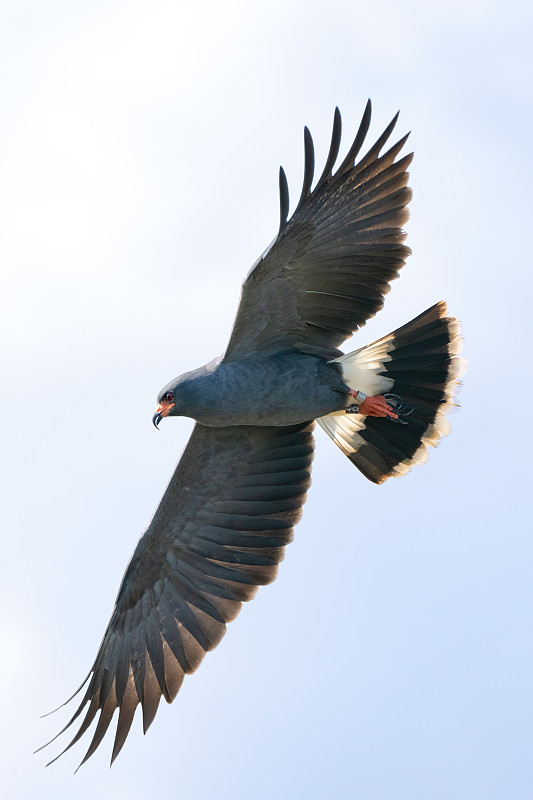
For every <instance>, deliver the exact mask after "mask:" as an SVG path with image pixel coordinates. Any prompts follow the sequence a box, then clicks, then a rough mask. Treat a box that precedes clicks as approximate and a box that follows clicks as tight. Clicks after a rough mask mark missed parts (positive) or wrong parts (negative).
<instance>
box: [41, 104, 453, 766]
mask: <svg viewBox="0 0 533 800" xmlns="http://www.w3.org/2000/svg"><path fill="white" fill-rule="evenodd" d="M370 113H371V109H370V102H369V103H368V104H367V106H366V109H365V112H364V115H363V118H362V121H361V124H360V127H359V130H358V132H357V135H356V137H355V140H354V142H353V144H352V146H351V147H350V149H349V152H348V153H347V155H346V157H345V158H344V160H343V161H342V163H341V165H340V166H339V167H338V168H337V169H336V170H335V171H333V170H334V164H335V162H336V160H337V156H338V152H339V146H340V140H341V117H340V113H339V111H338V109H337V110H336V111H335V117H334V124H333V135H332V141H331V147H330V151H329V154H328V157H327V159H326V165H325V167H324V170H323V172H322V174H321V176H320V178H319V179H318V181H317V182H316V184H315V186H314V188H312V185H313V173H314V153H313V141H312V138H311V134H310V133H309V131H308V129H307V128H306V129H305V133H304V146H305V167H304V180H303V188H302V192H301V196H300V199H299V201H298V204H297V207H296V210H295V211H294V213H293V215H292V217H291V218H290V219H289V220H288V221H287V216H288V209H289V195H288V187H287V180H286V177H285V173H284V172H283V169H281V170H280V227H279V231H278V234H277V236H276V238H275V240H274V242H273V243H272V245H271V246H270V247H269V248H268V249H267V251H266V252H265V253H264V254H263V256H261V258H260V259H259V260H258V261H257V263H256V264H255V265H254V267H253V268H252V270H251V271H250V273H249V274H248V276H247V278H246V280H245V282H244V284H243V289H242V296H241V301H240V305H239V309H238V312H237V317H236V319H235V323H234V326H233V331H232V334H231V338H230V341H229V344H228V347H227V350H226V352H225V354H224V356H223V357H222V358H221V359H217V360H215V361H213V362H211V363H210V364H207V365H206V366H205V367H201V368H200V369H197V370H194V371H192V372H188V373H186V374H185V375H182V376H180V377H179V378H176V379H175V380H173V381H171V382H170V383H169V384H168V385H167V386H166V387H165V388H164V389H163V390H162V391H161V392H160V394H159V396H158V403H159V405H158V409H157V411H156V413H155V415H154V418H153V421H154V424H155V425H156V426H157V425H158V424H159V423H160V421H161V420H162V419H163V418H164V417H168V416H189V417H192V418H193V419H194V420H196V425H195V428H194V430H193V433H192V435H191V438H190V440H189V443H188V445H187V447H186V449H185V452H184V453H183V455H182V457H181V459H180V462H179V463H178V466H177V468H176V471H175V473H174V475H173V476H172V479H171V481H170V484H169V486H168V488H167V490H166V492H165V494H164V496H163V498H162V500H161V503H160V505H159V507H158V509H157V511H156V513H155V515H154V517H153V519H152V521H151V523H150V525H149V527H148V529H147V531H146V532H145V534H144V535H143V536H142V537H141V539H140V540H139V542H138V544H137V547H136V549H135V552H134V553H133V556H132V558H131V561H130V563H129V565H128V567H127V569H126V573H125V575H124V578H123V580H122V584H121V586H120V589H119V592H118V596H117V599H116V602H115V607H114V609H113V613H112V616H111V619H110V621H109V624H108V626H107V629H106V631H105V634H104V637H103V639H102V643H101V645H100V648H99V650H98V653H97V656H96V660H95V662H94V664H93V666H92V668H91V671H90V673H89V675H88V676H87V679H86V681H85V682H84V684H83V685H85V683H87V681H89V683H88V686H87V689H86V691H85V694H84V696H83V699H82V701H81V704H80V706H79V707H78V709H77V710H76V712H75V714H74V716H73V717H72V719H71V720H70V721H69V722H68V723H67V725H66V726H65V728H63V731H65V730H66V729H67V728H69V727H70V726H71V725H72V724H73V723H74V722H75V721H76V720H80V723H81V724H80V727H79V729H78V730H77V732H76V734H75V736H74V738H73V739H72V740H71V741H70V742H69V744H68V745H67V747H66V748H65V750H68V749H69V748H70V747H71V746H72V745H73V744H74V743H75V742H77V741H78V740H79V739H80V738H81V736H82V735H83V734H84V733H85V732H86V731H87V729H88V728H89V726H90V724H91V723H92V721H93V720H94V719H95V718H96V719H97V724H96V729H95V731H94V734H93V738H92V740H91V742H90V745H89V748H88V750H87V752H86V754H85V757H84V759H83V761H82V763H83V762H84V761H86V760H87V759H88V758H89V757H90V756H91V755H92V754H93V753H94V751H95V750H96V748H97V747H98V745H99V744H100V742H101V740H102V738H103V736H104V734H105V733H106V731H107V729H108V727H109V724H110V722H111V719H112V717H113V714H114V712H115V711H116V710H117V708H118V709H119V714H118V723H117V729H116V735H115V741H114V746H113V752H112V757H111V761H113V760H114V759H115V758H116V756H117V755H118V753H119V751H120V750H121V748H122V746H123V744H124V742H125V740H126V737H127V735H128V732H129V730H130V726H131V723H132V720H133V716H134V714H135V710H136V708H137V706H138V705H139V704H140V705H141V706H142V713H143V725H144V730H145V731H146V730H147V728H148V727H149V725H150V724H151V723H152V721H153V719H154V717H155V714H156V712H157V708H158V705H159V701H160V699H161V697H164V698H165V699H166V700H167V702H171V701H172V700H173V699H174V698H175V696H176V694H177V692H178V690H179V688H180V686H181V684H182V682H183V678H184V676H185V675H186V674H188V673H190V672H194V670H195V669H196V668H197V667H198V666H199V664H200V662H201V661H202V659H203V657H204V655H205V653H206V652H207V651H208V650H212V649H213V648H214V647H216V645H217V644H218V642H219V641H220V639H221V638H222V636H223V635H224V633H225V632H226V623H227V622H229V621H230V620H232V619H233V618H234V617H235V616H236V615H237V614H238V612H239V610H240V608H241V604H242V603H243V602H244V601H246V600H250V599H251V598H252V597H253V596H254V594H255V592H256V591H257V588H258V586H261V585H263V584H267V583H270V582H271V581H272V580H274V578H275V577H276V573H277V569H278V564H279V562H280V561H281V560H282V559H283V555H284V548H285V545H286V544H288V543H289V542H290V541H291V539H292V536H293V528H294V525H295V524H296V523H297V522H298V520H299V519H300V516H301V513H302V505H303V503H304V502H305V498H306V492H307V489H308V487H309V484H310V473H311V462H312V458H313V448H314V445H313V434H312V431H313V427H314V420H318V422H319V424H320V425H321V426H322V427H323V428H324V430H325V431H326V432H327V433H328V435H329V436H331V438H332V439H333V440H334V441H335V443H336V444H337V445H338V446H339V447H340V448H341V449H342V450H343V452H344V453H345V454H346V455H347V456H348V457H349V458H350V460H351V461H352V462H353V463H354V464H355V465H356V466H357V467H358V468H359V469H360V471H361V472H362V473H363V474H364V475H365V476H366V477H367V478H369V479H370V480H372V481H373V482H375V483H381V482H383V481H384V480H385V479H386V478H388V477H390V476H398V475H402V474H404V473H405V472H407V471H408V470H409V469H410V468H411V466H412V465H413V464H416V463H421V462H422V461H424V460H425V459H426V457H427V449H426V447H427V445H433V444H436V443H437V441H438V440H439V438H440V437H441V436H443V435H445V434H446V433H447V432H448V428H447V420H446V418H445V416H444V415H445V412H446V411H447V409H448V408H449V406H450V405H451V404H452V403H453V390H454V387H455V385H456V383H457V377H458V366H459V362H460V359H458V358H457V357H456V356H457V353H458V351H459V342H460V335H459V326H458V323H457V321H456V320H454V319H452V318H449V317H446V315H445V314H446V308H445V305H444V304H443V303H438V304H437V305H435V306H433V307H432V308H430V309H428V310H427V311H426V312H424V313H423V314H421V315H420V316H419V317H417V318H416V319H414V320H412V321H411V322H409V323H408V324H407V325H404V326H403V327H402V328H400V329H399V330H397V331H395V332H394V333H391V334H389V335H388V336H385V337H384V338H383V339H380V340H379V341H377V342H375V343H374V344H372V345H369V346H367V347H364V348H361V349H360V350H357V351H355V352H352V353H349V354H347V355H343V354H342V353H341V351H340V350H338V347H339V345H340V344H341V343H342V342H343V341H344V340H345V339H346V338H347V337H349V336H350V335H351V334H352V333H353V332H354V331H356V330H358V329H359V328H360V327H361V326H362V325H364V324H365V322H366V321H367V320H368V319H369V318H370V317H372V316H374V315H375V314H376V312H377V311H379V310H380V309H381V308H382V306H383V300H384V295H385V294H386V293H387V292H388V291H389V288H390V281H391V280H393V279H394V278H396V277H397V276H398V272H399V270H400V268H401V267H402V266H403V265H404V263H405V259H406V257H407V256H408V255H409V252H410V251H409V248H408V247H406V245H405V244H404V239H405V233H404V232H403V230H402V225H403V224H404V223H405V221H406V219H407V216H408V212H407V209H406V206H407V204H408V203H409V200H410V198H411V190H410V189H409V188H408V186H407V182H408V173H407V172H406V170H407V168H408V166H409V164H410V162H411V159H412V154H411V155H407V156H404V157H403V158H400V159H398V160H396V159H397V156H398V155H399V153H400V151H401V149H402V147H403V145H404V144H405V141H406V139H407V137H404V138H402V139H400V141H399V142H397V143H396V144H395V145H394V146H392V147H391V148H390V149H389V150H387V151H386V152H385V153H383V154H381V153H382V150H383V148H384V145H385V143H386V142H387V140H388V139H389V137H390V135H391V133H392V130H393V128H394V126H395V123H396V119H397V115H396V117H395V118H394V119H393V120H392V122H391V123H390V125H389V126H388V127H387V128H386V130H385V131H384V133H383V134H382V135H381V136H380V137H379V139H378V140H377V141H376V143H375V144H374V145H373V146H372V147H371V148H370V149H369V150H368V152H367V153H366V154H365V155H364V156H363V157H362V158H361V159H360V160H359V161H358V162H356V159H357V157H358V155H359V152H360V150H361V148H362V146H363V143H364V140H365V138H366V134H367V132H368V128H369V125H370ZM81 688H83V687H80V690H81ZM80 690H78V691H80ZM83 714H84V716H82V715H83ZM63 731H61V733H63ZM58 735H59V734H58ZM52 741H53V740H52ZM65 750H63V751H62V752H65ZM60 755H61V754H60ZM54 760H55V759H54Z"/></svg>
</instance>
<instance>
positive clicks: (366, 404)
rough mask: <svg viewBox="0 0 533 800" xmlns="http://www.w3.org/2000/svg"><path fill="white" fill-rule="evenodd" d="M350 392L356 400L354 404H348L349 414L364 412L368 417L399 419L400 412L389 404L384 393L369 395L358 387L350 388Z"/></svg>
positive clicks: (347, 410) (347, 411)
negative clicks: (358, 389)
mask: <svg viewBox="0 0 533 800" xmlns="http://www.w3.org/2000/svg"><path fill="white" fill-rule="evenodd" d="M348 394H349V395H350V396H351V397H353V398H354V400H355V401H356V402H355V403H354V405H351V406H348V408H347V409H346V413H347V414H363V415H364V416H366V417H388V418H389V419H393V420H397V419H398V414H397V413H396V412H395V410H394V408H393V406H390V405H388V403H387V401H386V400H385V398H384V397H383V395H381V394H378V395H375V396H374V397H367V396H366V394H365V393H364V392H360V391H357V389H350V391H349V392H348Z"/></svg>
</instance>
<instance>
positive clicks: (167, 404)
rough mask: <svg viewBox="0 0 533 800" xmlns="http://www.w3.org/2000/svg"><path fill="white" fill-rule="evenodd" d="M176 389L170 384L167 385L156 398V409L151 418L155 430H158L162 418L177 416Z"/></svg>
mask: <svg viewBox="0 0 533 800" xmlns="http://www.w3.org/2000/svg"><path fill="white" fill-rule="evenodd" d="M177 392H178V387H177V386H176V385H174V383H172V384H170V383H169V384H168V385H167V386H165V388H164V389H161V391H160V392H159V394H158V396H157V409H156V412H155V414H154V416H153V417H152V422H153V423H154V425H155V427H156V428H159V423H160V422H161V420H162V419H163V417H168V416H177V413H178V412H177V410H176V398H177Z"/></svg>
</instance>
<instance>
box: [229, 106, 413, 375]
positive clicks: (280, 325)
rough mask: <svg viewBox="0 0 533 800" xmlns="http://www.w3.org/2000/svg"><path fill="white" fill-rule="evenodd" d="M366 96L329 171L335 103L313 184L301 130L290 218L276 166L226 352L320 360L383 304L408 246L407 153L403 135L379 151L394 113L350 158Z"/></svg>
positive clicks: (336, 131) (365, 121)
mask: <svg viewBox="0 0 533 800" xmlns="http://www.w3.org/2000/svg"><path fill="white" fill-rule="evenodd" d="M370 116H371V106H370V101H369V102H368V104H367V107H366V109H365V113H364V115H363V118H362V121H361V124H360V126H359V130H358V132H357V135H356V137H355V139H354V142H353V144H352V146H351V147H350V149H349V151H348V153H347V155H346V157H345V158H344V160H343V161H342V163H341V165H340V166H339V168H338V169H337V171H336V172H335V173H333V167H334V163H335V161H336V159H337V155H338V152H339V146H340V139H341V117H340V113H339V110H338V109H336V110H335V117H334V122H333V133H332V139H331V146H330V150H329V154H328V157H327V159H326V164H325V167H324V170H323V172H322V175H321V176H320V178H319V180H318V182H317V184H316V186H315V188H314V189H313V190H311V186H312V182H313V172H314V150H313V142H312V138H311V134H310V133H309V130H308V129H307V128H305V131H304V150H305V166H304V180H303V187H302V193H301V196H300V199H299V202H298V205H297V207H296V209H295V211H294V214H293V215H292V217H291V218H290V219H289V220H288V221H287V214H288V208H289V197H288V187H287V180H286V177H285V173H284V171H283V169H281V170H280V228H279V231H278V235H277V237H276V239H275V240H274V242H273V244H272V245H271V247H270V248H269V249H268V250H267V251H266V253H265V254H264V256H262V257H261V258H260V259H259V261H258V262H257V264H256V266H255V267H254V269H253V270H252V271H251V272H250V273H249V275H248V277H247V278H246V280H245V282H244V284H243V287H242V295H241V301H240V305H239V309H238V311H237V316H236V318H235V323H234V326H233V331H232V334H231V338H230V342H229V344H228V348H227V351H226V354H225V356H224V358H225V360H227V361H229V360H238V359H242V358H247V357H250V356H253V355H254V354H256V353H258V352H261V353H262V354H268V353H276V352H281V351H285V350H291V349H297V350H300V351H302V352H306V353H312V354H315V355H319V356H322V357H325V358H335V357H336V356H338V355H340V351H339V350H338V349H337V348H338V346H339V345H340V344H341V343H342V342H343V341H344V340H345V339H346V338H347V337H348V336H351V335H352V333H353V332H354V331H356V330H357V329H358V328H360V327H361V326H363V325H364V324H365V322H366V321H367V320H368V319H369V318H370V317H373V316H374V315H375V314H376V313H377V311H379V310H380V309H381V308H382V306H383V301H384V295H385V294H386V293H387V292H388V291H389V289H390V281H392V280H393V279H394V278H396V277H397V276H398V272H399V270H400V268H401V267H402V266H403V265H404V263H405V259H406V258H407V256H408V255H409V253H410V250H409V248H408V247H407V246H406V245H405V244H403V242H404V240H405V236H406V234H405V233H404V231H403V230H402V225H403V224H404V223H405V222H406V220H407V219H408V212H407V209H406V206H407V204H408V203H409V201H410V199H411V190H410V189H409V188H408V186H407V182H408V179H409V174H408V172H407V171H406V170H407V168H408V166H409V164H410V163H411V160H412V154H410V155H408V156H405V157H404V158H402V159H400V160H399V161H395V159H396V157H397V155H398V154H399V152H400V151H401V149H402V147H403V145H404V144H405V141H406V139H407V136H405V137H403V138H402V139H400V141H399V142H397V144H395V145H394V146H393V147H391V148H390V149H389V150H388V151H387V152H385V153H384V154H383V155H380V153H381V151H382V149H383V147H384V145H385V143H386V142H387V140H388V139H389V137H390V135H391V133H392V131H393V129H394V126H395V124H396V120H397V117H398V115H396V117H394V119H393V120H392V122H391V123H390V124H389V126H388V127H387V128H386V129H385V131H384V132H383V134H382V135H381V136H380V137H379V139H378V140H377V141H376V143H375V144H374V145H373V146H372V147H371V148H370V150H369V151H368V152H367V154H366V155H365V156H364V157H363V158H362V159H361V160H360V161H359V162H358V163H355V159H356V158H357V156H358V154H359V152H360V150H361V148H362V146H363V143H364V141H365V138H366V134H367V132H368V128H369V125H370Z"/></svg>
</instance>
